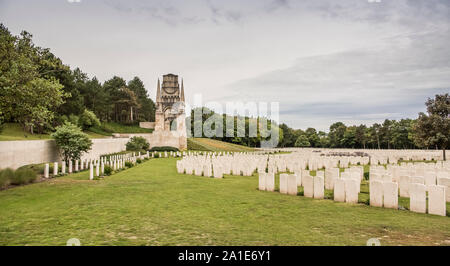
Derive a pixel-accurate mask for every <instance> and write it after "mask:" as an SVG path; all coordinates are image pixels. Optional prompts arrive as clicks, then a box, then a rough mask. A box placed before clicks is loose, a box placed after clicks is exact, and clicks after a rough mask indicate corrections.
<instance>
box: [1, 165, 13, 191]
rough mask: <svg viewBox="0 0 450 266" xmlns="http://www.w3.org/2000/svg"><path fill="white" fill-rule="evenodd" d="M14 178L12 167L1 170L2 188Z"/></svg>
mask: <svg viewBox="0 0 450 266" xmlns="http://www.w3.org/2000/svg"><path fill="white" fill-rule="evenodd" d="M13 179H14V171H13V170H12V169H10V168H7V169H4V170H1V171H0V188H5V187H7V186H8V185H9V184H11V181H12V180H13Z"/></svg>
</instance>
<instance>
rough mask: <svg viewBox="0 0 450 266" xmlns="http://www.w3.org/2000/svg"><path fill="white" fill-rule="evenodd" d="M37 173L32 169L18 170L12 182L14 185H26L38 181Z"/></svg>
mask: <svg viewBox="0 0 450 266" xmlns="http://www.w3.org/2000/svg"><path fill="white" fill-rule="evenodd" d="M36 177H37V175H36V172H34V171H33V170H31V169H18V170H16V172H15V173H14V178H13V180H12V181H11V184H13V185H25V184H28V183H33V182H34V181H36Z"/></svg>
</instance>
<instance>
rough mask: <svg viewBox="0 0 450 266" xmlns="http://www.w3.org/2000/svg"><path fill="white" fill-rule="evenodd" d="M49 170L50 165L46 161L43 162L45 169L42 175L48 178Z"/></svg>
mask: <svg viewBox="0 0 450 266" xmlns="http://www.w3.org/2000/svg"><path fill="white" fill-rule="evenodd" d="M49 171H50V165H49V164H48V163H46V164H45V169H44V177H45V178H48V176H49V173H48V172H49Z"/></svg>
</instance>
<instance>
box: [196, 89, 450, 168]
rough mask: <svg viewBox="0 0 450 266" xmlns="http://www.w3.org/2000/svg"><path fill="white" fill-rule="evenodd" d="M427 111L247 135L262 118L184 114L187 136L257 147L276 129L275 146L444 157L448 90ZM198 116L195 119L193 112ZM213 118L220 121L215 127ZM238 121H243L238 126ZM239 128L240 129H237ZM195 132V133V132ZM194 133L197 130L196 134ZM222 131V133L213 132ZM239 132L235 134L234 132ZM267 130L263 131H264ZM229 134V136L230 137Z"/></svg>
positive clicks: (449, 135)
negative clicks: (437, 151) (413, 115)
mask: <svg viewBox="0 0 450 266" xmlns="http://www.w3.org/2000/svg"><path fill="white" fill-rule="evenodd" d="M425 105H426V107H427V113H419V116H418V118H417V119H400V120H389V119H386V120H384V122H383V123H381V124H380V123H375V124H373V125H370V126H367V125H364V124H361V125H352V126H347V125H345V124H344V123H343V122H336V123H334V124H332V125H331V126H330V128H329V132H324V131H317V130H316V129H315V128H312V127H310V128H307V129H306V130H302V129H293V128H291V127H289V126H288V125H286V124H284V123H283V124H281V125H277V124H276V123H275V122H274V121H270V120H269V121H267V120H266V122H267V124H266V125H268V126H266V127H264V126H263V127H262V128H260V127H258V130H257V136H256V137H255V136H250V135H249V128H250V123H251V121H253V122H255V121H256V122H257V123H259V122H261V121H263V118H253V117H248V116H232V117H230V116H228V115H225V114H217V113H215V112H214V111H212V110H209V109H208V108H205V107H203V108H195V109H193V110H192V111H191V115H190V117H188V118H187V119H188V122H187V124H188V135H191V136H195V137H207V138H212V139H217V140H221V141H225V142H230V143H235V144H240V145H245V146H249V147H260V144H261V141H263V140H267V139H269V137H267V135H265V132H264V129H265V128H266V129H272V128H273V129H275V130H278V132H279V134H278V139H277V141H275V142H274V143H278V145H277V147H280V148H285V147H313V148H357V149H418V148H421V149H441V150H442V151H443V157H444V159H445V150H446V149H447V148H448V146H449V143H450V117H449V114H450V96H449V94H448V93H446V94H442V95H436V96H435V98H434V99H431V98H430V99H428V100H427V101H426V103H425ZM196 112H198V113H200V114H202V115H201V119H198V121H195V119H194V118H195V113H196ZM227 120H231V121H233V123H234V124H233V125H234V126H233V132H231V135H230V134H227V133H229V132H227V130H228V129H227V128H226V123H227V122H226V121H227ZM214 121H222V122H221V123H219V124H221V127H222V128H217V124H215V123H214ZM238 121H243V122H244V125H245V126H244V127H242V128H239V127H238V126H237V125H238ZM205 128H207V129H210V128H212V129H214V131H215V133H216V134H214V135H213V136H208V134H205V130H202V129H205ZM239 130H241V131H243V132H239ZM196 132H197V133H196ZM198 132H201V133H200V135H198ZM218 132H222V134H217V133H218ZM238 133H239V134H238ZM266 133H267V132H266ZM230 136H232V137H230Z"/></svg>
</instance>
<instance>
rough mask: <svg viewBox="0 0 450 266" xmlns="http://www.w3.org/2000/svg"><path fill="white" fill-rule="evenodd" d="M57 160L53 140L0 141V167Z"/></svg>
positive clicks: (57, 155)
mask: <svg viewBox="0 0 450 266" xmlns="http://www.w3.org/2000/svg"><path fill="white" fill-rule="evenodd" d="M56 161H59V152H58V149H57V148H56V143H55V141H54V140H24V141H0V169H3V168H8V167H9V168H13V169H16V168H19V167H20V166H22V165H27V164H35V163H43V162H56Z"/></svg>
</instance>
